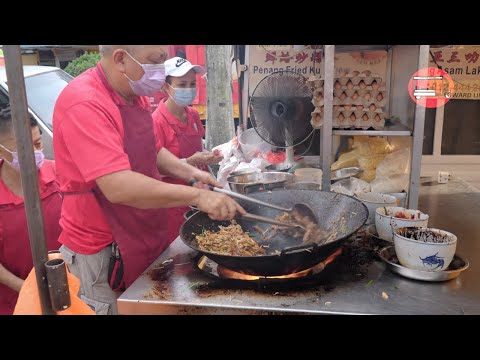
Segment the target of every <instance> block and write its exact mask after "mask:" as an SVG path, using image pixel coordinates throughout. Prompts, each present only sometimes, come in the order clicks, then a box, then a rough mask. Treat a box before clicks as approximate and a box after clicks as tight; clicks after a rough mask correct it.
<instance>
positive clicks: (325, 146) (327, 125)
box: [320, 45, 335, 191]
mask: <svg viewBox="0 0 480 360" xmlns="http://www.w3.org/2000/svg"><path fill="white" fill-rule="evenodd" d="M324 48H325V54H324V59H325V61H324V66H325V72H324V74H325V79H324V82H323V98H324V101H325V102H324V107H323V126H322V132H321V135H322V141H321V149H320V154H321V158H322V171H323V176H322V190H323V191H330V177H331V171H330V166H331V165H332V121H333V120H332V118H333V78H334V76H335V63H334V62H335V60H334V56H335V45H325V46H324Z"/></svg>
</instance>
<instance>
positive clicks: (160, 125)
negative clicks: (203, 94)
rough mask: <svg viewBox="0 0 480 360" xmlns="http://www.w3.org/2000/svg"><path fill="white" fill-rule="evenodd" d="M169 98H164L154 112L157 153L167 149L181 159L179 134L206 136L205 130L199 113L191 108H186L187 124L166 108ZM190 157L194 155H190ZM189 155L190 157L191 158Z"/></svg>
mask: <svg viewBox="0 0 480 360" xmlns="http://www.w3.org/2000/svg"><path fill="white" fill-rule="evenodd" d="M166 101H167V98H164V99H162V100H161V101H160V104H158V107H157V109H156V110H155V111H154V112H153V114H152V117H153V127H154V130H155V139H156V143H157V151H159V150H160V149H161V148H163V147H165V148H166V149H168V151H170V152H171V153H172V154H173V155H175V156H176V157H178V158H181V157H182V156H181V155H180V144H179V141H178V136H177V134H176V133H175V131H176V132H177V133H178V134H184V135H199V136H201V137H204V136H205V128H204V127H203V125H202V122H201V120H200V115H199V114H198V111H197V110H195V109H194V108H193V107H191V106H187V107H185V111H186V112H187V123H186V124H184V123H182V122H181V121H179V120H178V119H177V118H176V117H175V116H174V115H173V114H172V113H171V112H170V111H168V109H167V107H166V106H165V102H166ZM190 155H193V153H192V154H190ZM190 155H189V156H190Z"/></svg>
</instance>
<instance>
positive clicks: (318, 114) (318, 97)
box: [307, 76, 323, 129]
mask: <svg viewBox="0 0 480 360" xmlns="http://www.w3.org/2000/svg"><path fill="white" fill-rule="evenodd" d="M307 86H309V87H310V89H311V91H312V94H313V99H312V103H313V105H314V106H315V110H313V112H312V120H311V121H310V122H311V124H312V126H313V128H314V129H320V128H321V127H322V125H323V80H322V79H321V78H319V77H318V76H312V77H310V78H309V79H308V80H307Z"/></svg>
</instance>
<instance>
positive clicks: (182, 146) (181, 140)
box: [160, 112, 208, 244]
mask: <svg viewBox="0 0 480 360" xmlns="http://www.w3.org/2000/svg"><path fill="white" fill-rule="evenodd" d="M160 113H161V114H162V116H163V118H164V119H165V121H166V122H167V123H168V125H170V127H171V128H172V130H173V132H174V133H175V136H176V138H177V141H178V148H179V158H180V159H186V158H189V157H190V156H192V155H193V154H195V153H196V152H197V151H199V152H201V151H202V150H203V143H202V136H201V135H197V134H194V135H186V134H185V133H183V131H182V130H181V129H180V128H179V127H178V125H177V124H172V123H171V122H170V121H169V120H168V118H167V117H166V116H165V115H164V114H163V113H162V112H160ZM187 118H188V117H187ZM177 121H178V120H177ZM193 121H194V124H197V125H196V126H198V123H197V122H196V120H195V119H193ZM199 134H200V133H199ZM198 168H199V169H200V170H203V171H208V167H207V166H206V165H200V166H198ZM167 181H168V182H170V183H173V184H182V185H187V183H185V182H184V181H181V180H177V179H170V178H168V179H167ZM189 210H191V209H190V208H189V207H175V208H169V209H168V210H167V211H168V238H167V239H168V243H169V244H170V243H172V242H173V241H174V240H175V239H176V238H177V237H178V234H179V233H180V227H181V226H182V224H183V223H184V222H185V218H184V217H183V214H185V213H186V212H187V211H189Z"/></svg>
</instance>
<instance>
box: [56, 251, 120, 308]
mask: <svg viewBox="0 0 480 360" xmlns="http://www.w3.org/2000/svg"><path fill="white" fill-rule="evenodd" d="M59 250H60V253H61V254H62V256H63V258H64V260H65V263H66V264H67V265H68V269H69V270H70V272H71V273H72V274H73V275H75V276H76V277H77V278H79V279H80V290H79V293H78V296H79V297H80V299H81V300H82V301H84V302H85V303H86V304H87V305H88V306H90V307H91V308H92V310H94V311H95V313H96V314H97V315H116V314H117V298H118V297H119V296H120V295H121V292H117V291H113V290H112V289H111V288H110V285H109V284H108V265H109V261H110V254H111V251H112V247H111V246H107V247H106V248H104V249H103V250H101V251H99V252H98V253H96V254H92V255H82V254H78V253H76V252H74V251H72V250H71V249H69V248H67V247H66V246H65V245H62V246H61V247H60V249H59Z"/></svg>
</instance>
